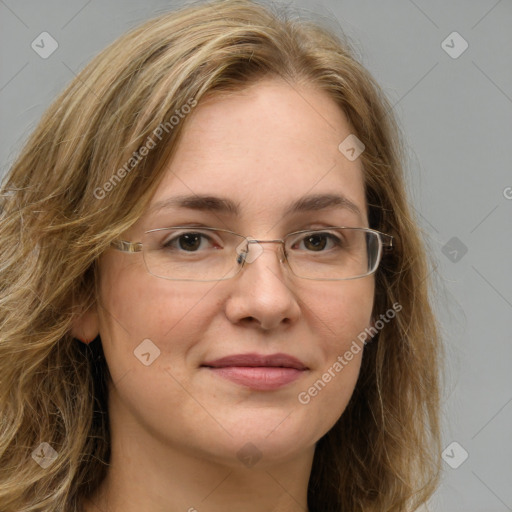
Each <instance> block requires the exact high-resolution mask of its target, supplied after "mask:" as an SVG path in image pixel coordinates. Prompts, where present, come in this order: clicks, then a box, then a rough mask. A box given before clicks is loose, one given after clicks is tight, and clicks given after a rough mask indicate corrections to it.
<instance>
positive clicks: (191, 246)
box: [162, 231, 215, 252]
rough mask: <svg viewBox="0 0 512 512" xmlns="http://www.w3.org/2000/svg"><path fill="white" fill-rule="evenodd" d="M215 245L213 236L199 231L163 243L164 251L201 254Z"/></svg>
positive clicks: (183, 234) (186, 233)
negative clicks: (203, 250) (200, 252)
mask: <svg viewBox="0 0 512 512" xmlns="http://www.w3.org/2000/svg"><path fill="white" fill-rule="evenodd" d="M213 245H215V241H214V240H213V238H212V237H211V236H209V235H206V234H205V233H201V232H198V231H189V232H184V233H181V234H179V235H176V236H173V237H172V238H168V239H167V240H165V241H164V242H163V243H162V249H165V250H178V251H186V252H199V251H200V250H202V249H207V248H209V247H211V246H213Z"/></svg>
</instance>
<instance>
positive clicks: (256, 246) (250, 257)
mask: <svg viewBox="0 0 512 512" xmlns="http://www.w3.org/2000/svg"><path fill="white" fill-rule="evenodd" d="M272 243H273V244H275V243H278V244H280V245H281V247H283V246H284V240H281V239H273V240H258V239H256V238H252V237H246V239H245V240H244V241H243V242H242V243H241V244H239V245H238V247H237V248H236V253H237V255H239V256H242V257H243V259H244V260H245V262H247V263H252V262H253V261H255V260H256V259H257V258H258V257H259V256H261V254H263V251H264V249H263V246H262V245H261V244H272ZM251 246H252V248H251ZM279 261H280V262H281V263H282V262H283V261H284V258H283V255H282V254H280V255H279Z"/></svg>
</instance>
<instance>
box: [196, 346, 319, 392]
mask: <svg viewBox="0 0 512 512" xmlns="http://www.w3.org/2000/svg"><path fill="white" fill-rule="evenodd" d="M201 366H202V367H204V368H206V369H207V370H208V371H210V372H211V373H212V374H213V375H216V376H218V377H221V378H223V379H226V380H229V381H231V382H233V383H235V384H237V385H239V386H244V387H246V388H250V389H253V390H256V391H273V390H277V389H279V388H281V387H283V386H286V385H287V384H290V383H292V382H293V381H295V380H297V379H298V378H300V377H301V376H302V375H304V373H305V372H306V371H307V370H308V369H309V368H308V367H307V366H306V365H304V364H303V363H302V362H301V361H299V360H298V359H297V358H296V357H293V356H290V355H288V354H273V355H268V356H265V355H261V354H237V355H232V356H227V357H222V358H220V359H215V360H214V361H207V362H205V363H204V364H203V365H201Z"/></svg>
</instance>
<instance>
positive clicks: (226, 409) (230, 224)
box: [74, 79, 375, 512]
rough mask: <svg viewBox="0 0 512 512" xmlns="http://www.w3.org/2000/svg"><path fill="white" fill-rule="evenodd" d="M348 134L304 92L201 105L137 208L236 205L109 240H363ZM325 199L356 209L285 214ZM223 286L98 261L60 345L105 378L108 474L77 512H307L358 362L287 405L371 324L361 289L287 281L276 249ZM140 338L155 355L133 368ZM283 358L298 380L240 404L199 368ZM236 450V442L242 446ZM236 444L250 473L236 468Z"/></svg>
mask: <svg viewBox="0 0 512 512" xmlns="http://www.w3.org/2000/svg"><path fill="white" fill-rule="evenodd" d="M350 133H352V131H351V128H350V126H349V124H348V122H347V119H346V118H345V116H344V115H343V113H342V112H341V110H340V109H339V108H338V107H337V106H336V104H335V103H333V101H332V100H331V99H330V97H329V96H328V95H327V94H326V93H324V92H322V91H319V90H317V89H315V88H313V87H311V86H306V85H301V86H298V85H295V86H294V87H291V86H290V85H288V84H287V83H286V82H284V81H281V80H278V79H266V80H265V81H262V82H258V83H256V84H253V85H251V86H250V87H249V88H247V89H244V90H243V91H239V92H237V93H236V94H233V95H230V96H229V97H225V98H220V97H211V98H208V99H203V100H202V101H201V102H200V103H199V104H198V106H197V107H196V108H195V109H194V111H193V113H192V114H190V116H189V119H187V125H186V126H185V132H184V136H183V139H182V140H181V142H180V145H179V147H178V151H177V153H176V154H175V156H174V157H173V159H172V161H171V162H169V167H168V170H167V174H166V175H165V177H164V179H163V181H162V182H161V183H160V186H159V188H158V190H157V191H156V193H155V195H154V197H153V198H152V200H151V205H150V206H152V205H154V204H155V203H156V202H157V201H161V200H163V199H167V198H169V197H172V196H176V195H181V194H186V195H188V194H191V193H195V194H209V195H215V196H219V197H225V198H229V199H232V200H233V201H236V202H239V203H240V207H241V211H240V213H239V215H236V216H233V215H228V214H221V213H218V212H215V213H213V212H202V211H192V210H186V209H181V210H178V209H166V210H161V211H158V212H153V213H150V214H146V215H145V216H144V217H142V218H141V219H140V220H139V222H137V224H136V225H134V226H132V228H131V229H130V230H129V231H127V232H126V234H125V236H124V237H123V239H125V240H131V241H140V240H141V237H142V234H143V232H144V231H145V230H148V229H153V228H158V227H165V226H166V225H179V224H180V223H183V222H199V223H204V224H205V225H208V226H211V227H222V228H225V229H230V230H232V231H235V232H236V233H241V234H245V235H250V236H252V237H254V238H257V239H275V238H282V237H283V236H284V235H286V234H287V233H290V232H292V231H297V230H300V229H308V228H321V227H325V226H327V225H348V226H359V227H368V219H367V215H366V209H367V207H366V202H365V195H364V182H363V174H362V166H361V162H360V159H357V160H355V161H353V162H351V161H349V160H348V159H347V158H345V157H344V156H343V154H342V153H341V152H340V151H339V150H338V145H339V144H340V142H341V141H342V140H343V139H345V137H347V136H348V135H349V134H350ZM320 193H339V194H343V195H344V196H345V197H347V198H348V199H350V200H351V201H352V202H353V203H355V204H356V205H357V206H358V207H359V209H360V210H361V212H362V215H361V216H358V215H356V214H355V213H353V212H352V211H350V210H348V209H346V208H340V207H336V208H330V209H325V210H320V211H313V212H305V213H299V214H293V215H288V216H284V215H283V211H284V210H285V207H286V206H287V205H288V204H289V203H290V202H292V201H294V200H296V199H298V198H299V197H301V196H304V195H307V194H320ZM262 247H263V248H264V251H263V253H262V254H261V255H260V256H259V257H258V258H257V259H256V260H255V261H254V262H252V263H250V264H247V265H246V267H245V268H244V269H243V270H242V272H241V273H239V274H238V275H237V276H235V277H234V278H232V279H230V280H226V281H221V282H216V283H211V282H209V283H204V282H203V283H201V282H192V283H191V282H179V281H168V280H165V279H159V278H157V277H155V276H152V275H150V274H149V273H148V272H147V271H146V268H145V265H144V262H143V258H142V255H141V254H127V253H122V252H119V251H116V250H109V251H107V252H106V253H105V254H104V255H103V257H102V258H101V261H100V275H101V288H100V303H99V304H98V306H97V308H96V309H95V310H93V311H90V312H89V313H87V314H86V315H85V316H83V317H82V318H81V319H80V320H79V321H77V323H76V324H75V326H74V335H75V336H77V337H79V338H82V339H83V338H84V337H85V338H86V339H93V338H94V337H95V336H96V335H97V334H98V333H99V334H100V335H101V339H102V343H103V347H104V352H105V356H106V359H107V363H108V366H109V369H110V372H111V374H112V383H111V384H110V386H109V413H110V423H111V432H112V461H111V462H112V464H111V467H110V469H109V473H108V476H107V479H106V480H105V482H104V484H103V486H102V487H101V489H100V490H99V492H97V493H96V494H95V495H94V496H92V497H91V500H90V501H88V502H87V508H86V510H87V511H98V510H100V511H102V512H108V511H116V512H117V511H123V512H131V511H137V512H138V511H140V510H145V511H147V512H164V511H165V512H170V511H171V512H173V511H189V512H193V511H194V510H197V511H199V512H203V511H205V512H206V511H207V512H218V511H226V510H244V511H245V512H256V511H260V512H262V511H269V510H272V511H276V512H277V511H279V512H284V511H287V512H291V511H305V510H306V511H307V510H308V509H307V484H308V479H309V475H310V471H311V465H312V460H313V455H314V448H315V443H316V442H317V441H318V440H319V439H320V438H321V437H322V436H323V435H324V434H325V433H326V432H327V431H328V430H329V429H330V428H331V427H332V426H333V425H334V423H335V422H336V421H337V420H338V419H339V417H340V416H341V414H342V413H343V411H344V409H345V408H346V405H347V403H348V401H349V399H350V397H351V395H352V392H353V390H354V387H355V385H356V381H357V377H358V374H359V369H360V363H361V358H362V351H361V352H359V353H358V354H356V355H354V357H353V359H352V360H351V361H350V362H349V363H348V364H347V365H346V366H345V367H344V368H343V371H341V372H339V373H337V374H336V377H335V378H332V380H331V381H330V382H329V383H328V384H327V385H326V386H325V387H324V388H323V389H322V390H321V391H320V392H319V393H318V394H317V396H315V397H314V398H312V399H311V401H310V402H309V403H308V404H306V405H304V404H302V403H300V402H299V400H298V399H297V396H298V394H299V393H300V392H302V391H305V390H306V391H307V389H308V388H309V387H310V386H311V385H312V384H313V383H314V382H315V381H317V380H318V379H319V378H321V377H322V374H323V373H324V372H325V371H327V369H328V368H329V367H332V365H333V363H334V362H335V361H336V360H337V357H338V356H339V355H343V354H344V353H345V352H346V351H347V350H348V349H349V347H350V345H351V343H352V342H353V340H355V339H356V338H357V335H358V334H359V333H360V332H361V331H363V330H364V329H365V328H366V327H368V326H369V325H371V313H372V304H373V296H374V286H375V285H374V278H373V276H367V277H364V278H360V279H355V280H348V281H313V280H304V279H300V278H297V277H295V276H294V275H293V274H291V272H289V269H288V267H287V266H286V265H285V264H282V263H280V261H279V258H278V257H277V254H278V252H277V249H278V247H279V246H278V244H263V245H262ZM147 338H149V339H150V340H152V342H153V343H154V344H155V345H156V346H157V347H158V349H159V350H160V356H159V357H158V358H156V359H155V360H154V362H152V363H151V364H150V365H149V366H145V365H143V364H142V363H141V362H140V361H139V360H138V359H137V358H136V357H135V356H134V350H135V349H136V347H137V346H138V345H139V344H140V343H141V341H142V340H144V339H147ZM246 352H257V353H260V354H274V353H277V352H281V353H282V352H284V353H287V354H291V355H293V356H295V357H297V358H298V359H300V360H301V361H302V362H303V363H304V364H305V365H306V366H307V367H308V370H307V371H305V372H303V373H302V375H301V377H300V378H299V379H298V380H296V381H294V382H292V383H290V384H287V385H285V386H284V387H282V388H280V389H278V390H274V391H255V390H253V389H250V388H248V387H245V386H242V385H239V384H235V383H233V382H231V381H229V380H226V379H223V378H221V377H219V376H218V375H215V374H214V372H211V371H210V370H208V369H207V368H202V367H201V364H202V363H203V362H205V361H207V360H212V359H217V358H220V357H224V356H227V355H232V354H240V353H246ZM247 443H251V445H247ZM244 446H245V450H246V451H248V453H249V454H250V455H254V458H253V460H256V459H257V457H258V456H260V457H261V458H259V460H257V461H256V463H254V464H253V465H252V466H251V467H249V466H248V465H246V464H244V463H243V462H241V460H240V459H239V457H237V452H239V450H240V449H242V448H243V447H244Z"/></svg>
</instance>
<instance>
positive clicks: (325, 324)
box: [297, 278, 374, 436]
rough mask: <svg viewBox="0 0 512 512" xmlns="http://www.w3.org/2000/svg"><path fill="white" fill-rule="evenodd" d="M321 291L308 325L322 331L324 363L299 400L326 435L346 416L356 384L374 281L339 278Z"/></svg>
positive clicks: (320, 432) (313, 425)
mask: <svg viewBox="0 0 512 512" xmlns="http://www.w3.org/2000/svg"><path fill="white" fill-rule="evenodd" d="M319 296H321V297H322V299H321V300H318V301H316V302H315V304H314V305H313V304H312V305H311V308H310V311H309V317H310V322H309V324H310V326H313V325H314V326H316V328H317V330H318V331H319V332H320V336H317V340H318V349H317V350H318V355H319V356H320V357H319V361H320V364H319V365H318V366H317V367H316V368H315V371H314V372H313V373H312V375H311V377H310V379H308V381H307V382H306V383H305V385H304V386H303V387H302V388H301V390H300V392H299V394H298V396H297V400H298V402H299V403H300V404H301V405H302V407H304V408H305V410H306V411H308V414H307V418H308V419H307V421H308V422H309V423H310V427H311V428H312V429H313V430H314V431H316V432H317V435H318V436H321V435H323V434H324V433H325V432H327V431H328V430H329V429H330V428H331V427H332V426H333V425H334V424H335V423H336V421H337V420H338V419H339V417H340V416H341V415H342V413H343V411H344V410H345V408H346V406H347V404H348V402H349V400H350V398H351V396H352V393H353V391H354V388H355V386H356V383H357V378H358V376H359V370H360V367H361V361H362V357H363V352H364V344H363V343H362V341H361V338H359V339H358V336H360V335H361V333H362V332H364V330H365V328H367V327H368V326H369V325H370V322H371V313H372V306H373V296H374V280H373V279H372V278H370V279H366V280H365V279H361V280H354V281H346V282H343V283H338V286H330V287H326V288H325V289H324V290H323V293H322V294H319ZM317 334H318V333H317Z"/></svg>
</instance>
